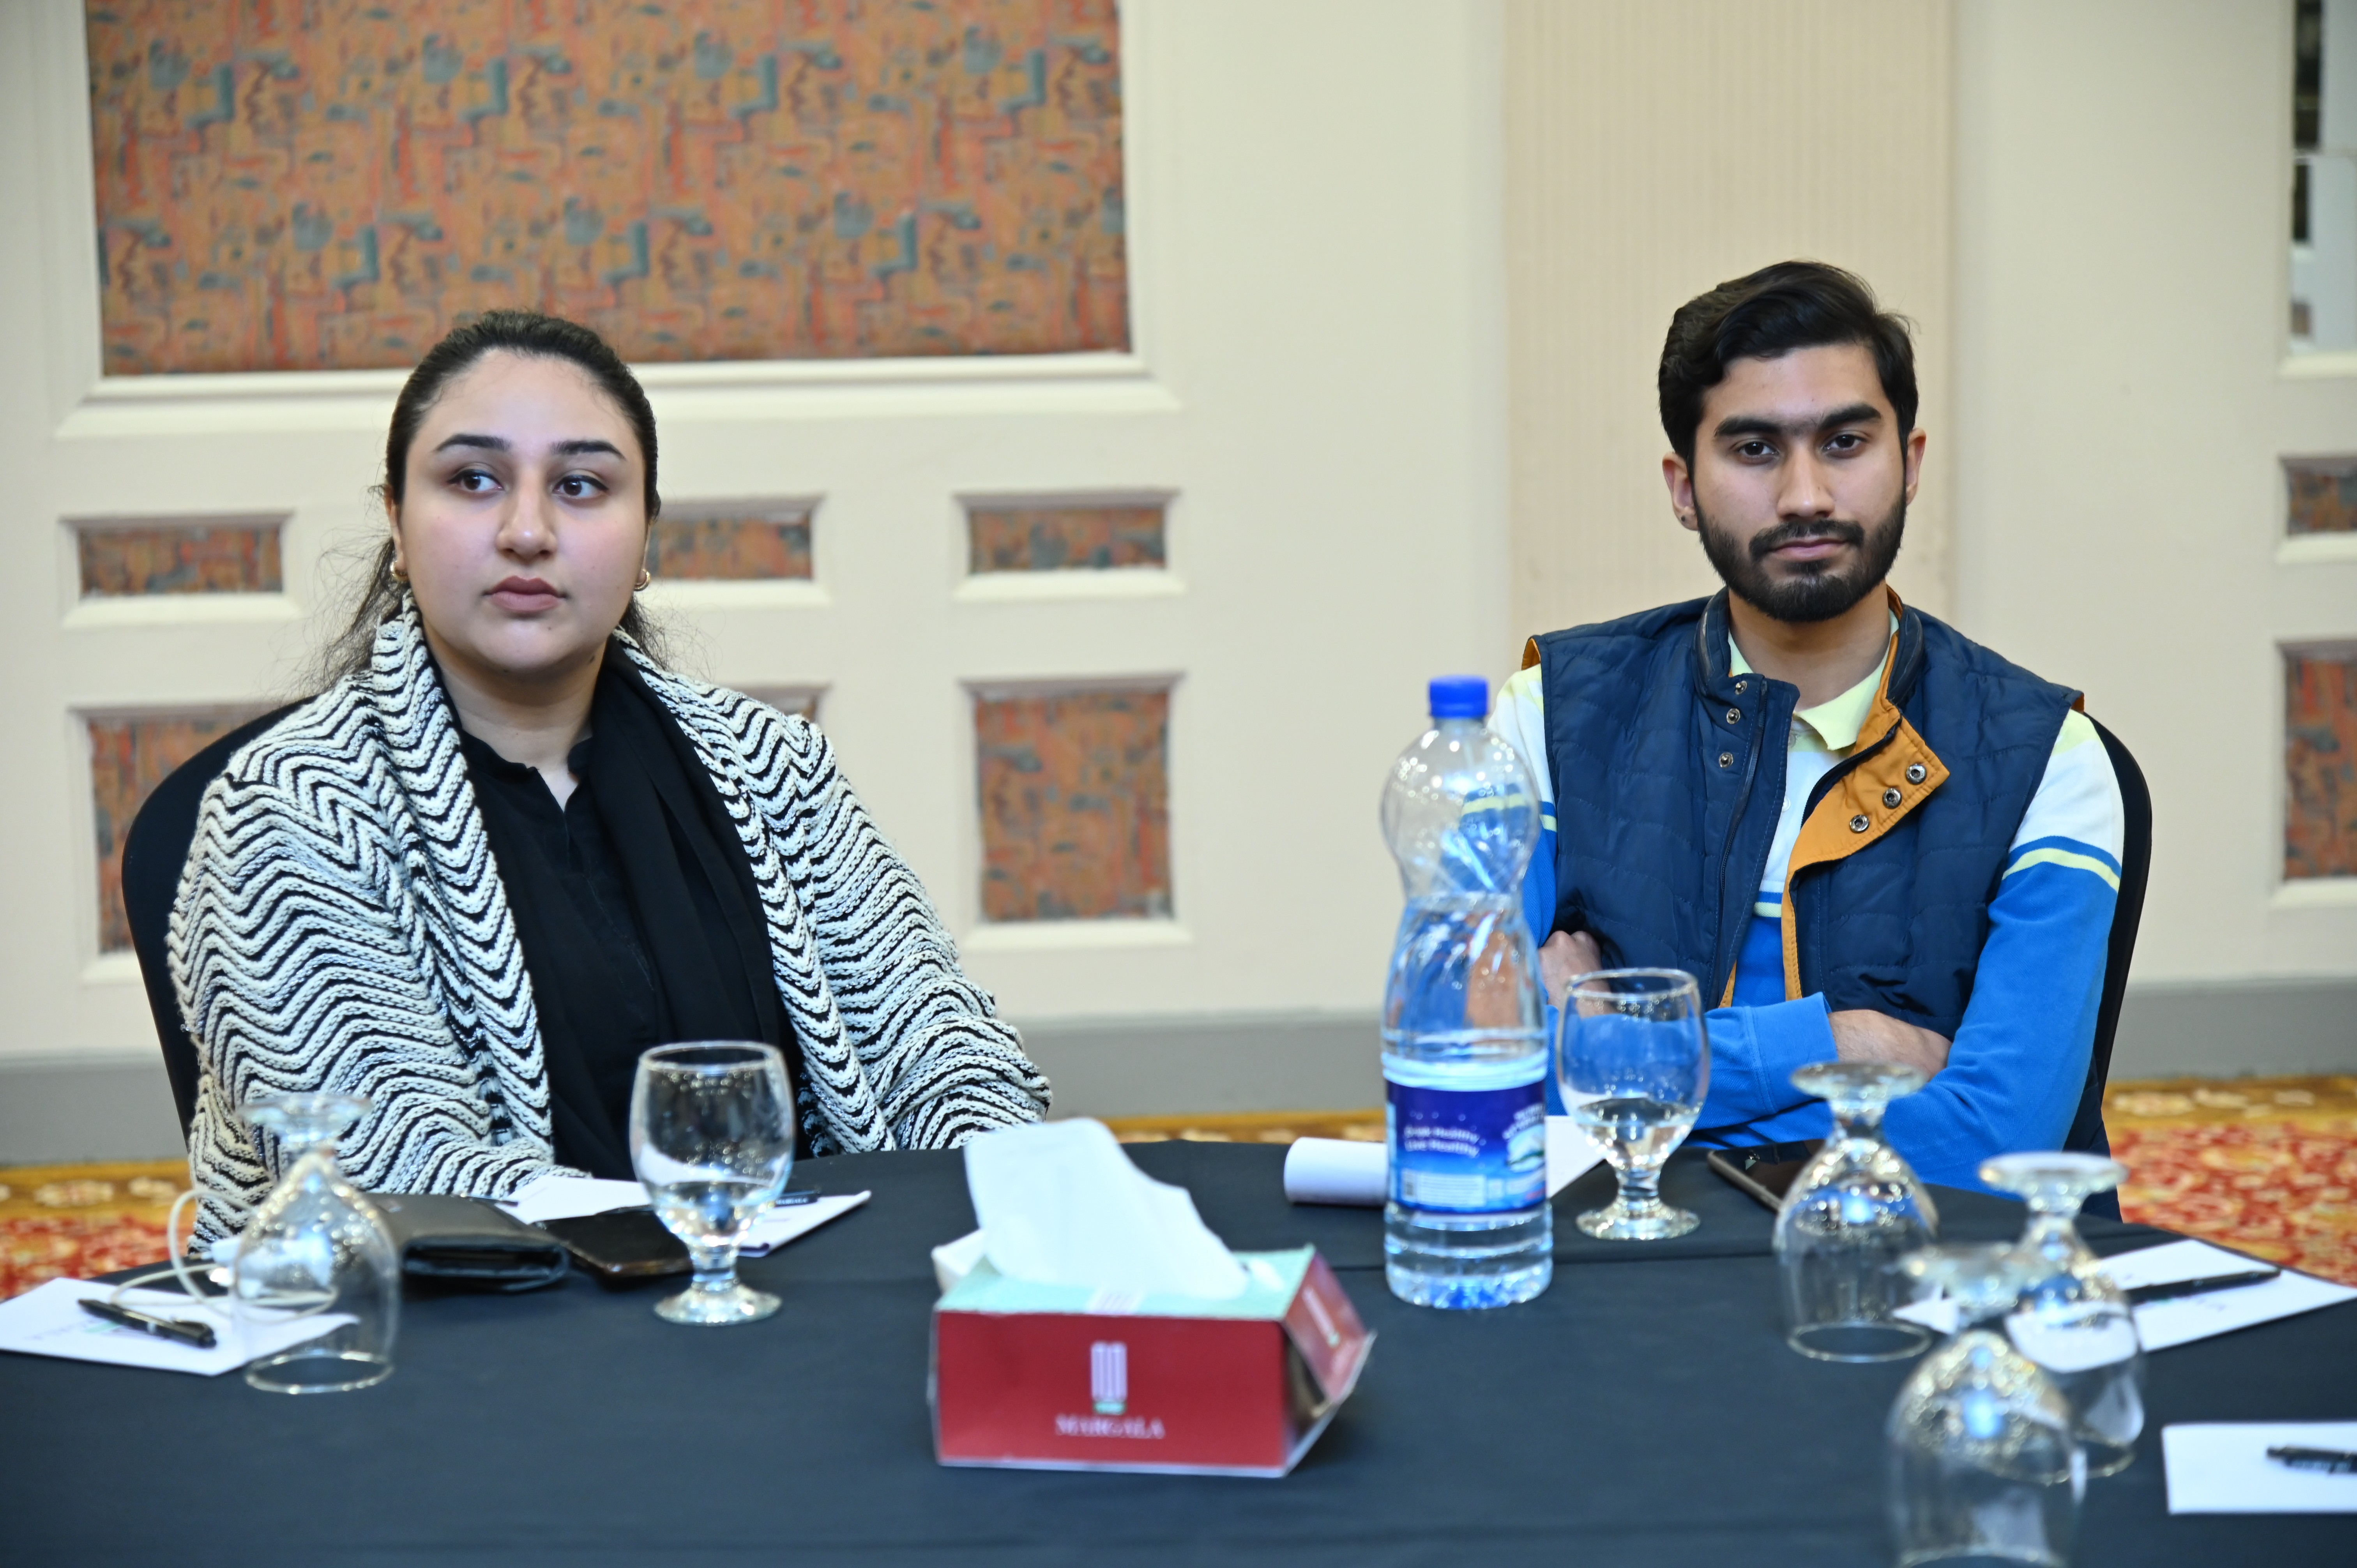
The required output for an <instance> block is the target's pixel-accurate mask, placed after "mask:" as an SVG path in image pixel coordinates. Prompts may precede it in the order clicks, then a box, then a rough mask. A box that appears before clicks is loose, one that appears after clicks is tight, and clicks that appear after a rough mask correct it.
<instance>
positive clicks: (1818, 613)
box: [1695, 490, 1907, 621]
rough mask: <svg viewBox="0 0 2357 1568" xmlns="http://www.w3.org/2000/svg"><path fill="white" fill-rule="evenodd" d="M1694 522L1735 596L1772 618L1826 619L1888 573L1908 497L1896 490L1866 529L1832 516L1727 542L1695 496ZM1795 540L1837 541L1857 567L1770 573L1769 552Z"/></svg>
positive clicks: (1818, 565)
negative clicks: (1883, 512) (1853, 551)
mask: <svg viewBox="0 0 2357 1568" xmlns="http://www.w3.org/2000/svg"><path fill="white" fill-rule="evenodd" d="M1695 522H1696V523H1698V524H1699V525H1700V527H1699V529H1698V530H1697V532H1700V533H1701V535H1702V550H1703V553H1704V554H1705V555H1707V556H1708V557H1710V564H1712V565H1713V566H1714V567H1717V570H1718V575H1719V576H1720V578H1721V579H1722V580H1724V581H1725V582H1726V584H1727V587H1728V588H1729V589H1730V590H1731V591H1732V592H1733V593H1734V594H1735V596H1737V597H1738V598H1740V599H1742V600H1744V601H1745V602H1746V603H1748V604H1749V605H1751V606H1753V607H1755V608H1757V609H1759V610H1760V612H1761V613H1762V614H1764V615H1767V616H1770V617H1771V618H1775V619H1777V620H1787V621H1820V620H1831V619H1833V618H1835V616H1837V615H1840V614H1841V613H1843V612H1844V611H1845V610H1847V609H1849V608H1850V607H1852V606H1854V605H1856V604H1857V602H1858V601H1859V600H1860V599H1862V598H1864V597H1866V596H1867V595H1868V594H1870V593H1872V592H1873V591H1874V590H1875V589H1876V588H1878V587H1880V586H1881V585H1882V580H1883V579H1884V578H1885V577H1888V576H1889V575H1890V564H1891V563H1892V562H1894V561H1896V560H1898V559H1899V542H1900V538H1901V537H1902V536H1903V535H1904V534H1905V533H1906V532H1907V495H1906V492H1905V491H1903V490H1902V491H1900V496H1899V499H1898V502H1897V504H1895V505H1893V506H1892V507H1891V509H1890V514H1889V516H1888V517H1886V518H1884V519H1883V520H1882V521H1880V522H1879V523H1878V524H1876V525H1875V526H1874V527H1873V528H1871V529H1867V528H1863V527H1861V526H1859V525H1858V524H1857V523H1855V522H1846V521H1841V520H1839V519H1835V518H1823V519H1796V520H1795V521H1791V522H1780V523H1778V524H1777V525H1776V526H1775V527H1773V528H1770V529H1767V530H1765V531H1763V532H1760V533H1758V534H1755V535H1753V536H1752V538H1751V539H1750V540H1749V541H1748V542H1746V541H1741V540H1735V539H1729V538H1728V537H1727V536H1726V535H1725V534H1723V533H1721V532H1718V531H1717V529H1715V528H1713V527H1712V526H1711V522H1710V519H1709V518H1708V517H1706V516H1705V515H1704V514H1703V510H1702V498H1701V497H1699V496H1697V497H1695ZM1799 539H1834V540H1839V541H1840V542H1843V543H1845V544H1848V545H1850V546H1852V547H1853V548H1854V549H1856V550H1857V556H1856V564H1854V565H1852V566H1851V567H1850V568H1849V569H1848V570H1846V571H1844V570H1842V569H1840V568H1838V567H1835V566H1831V565H1829V564H1826V563H1824V562H1818V561H1810V562H1803V563H1801V564H1799V566H1798V569H1797V571H1796V574H1795V575H1792V576H1788V577H1776V576H1772V575H1770V573H1769V570H1768V566H1767V559H1768V556H1769V555H1770V553H1772V552H1774V551H1776V550H1779V549H1781V548H1782V547H1783V546H1785V545H1787V544H1790V543H1792V542H1793V541H1795V540H1799Z"/></svg>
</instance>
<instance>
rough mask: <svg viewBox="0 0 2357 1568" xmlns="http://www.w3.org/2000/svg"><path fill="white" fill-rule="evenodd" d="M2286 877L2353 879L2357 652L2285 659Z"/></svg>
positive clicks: (2356, 866)
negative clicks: (2346, 877) (2345, 877)
mask: <svg viewBox="0 0 2357 1568" xmlns="http://www.w3.org/2000/svg"><path fill="white" fill-rule="evenodd" d="M2284 690H2285V693H2286V695H2287V697H2288V699H2289V701H2288V703H2287V712H2286V714H2285V715H2284V772H2285V775H2286V782H2287V789H2286V790H2285V794H2284V876H2285V878H2286V880H2290V879H2293V878H2300V877H2310V876H2357V648H2340V649H2331V650H2310V651H2306V652H2300V651H2287V652H2286V653H2285V655H2284Z"/></svg>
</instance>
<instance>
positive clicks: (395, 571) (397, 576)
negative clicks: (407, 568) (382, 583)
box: [384, 561, 409, 583]
mask: <svg viewBox="0 0 2357 1568" xmlns="http://www.w3.org/2000/svg"><path fill="white" fill-rule="evenodd" d="M384 571H385V575H386V576H388V577H391V578H392V579H393V581H394V582H396V583H406V582H408V581H409V574H408V573H406V572H404V571H403V570H402V569H401V563H400V562H398V561H395V562H394V563H393V564H392V565H390V566H387V567H386V568H385V569H384Z"/></svg>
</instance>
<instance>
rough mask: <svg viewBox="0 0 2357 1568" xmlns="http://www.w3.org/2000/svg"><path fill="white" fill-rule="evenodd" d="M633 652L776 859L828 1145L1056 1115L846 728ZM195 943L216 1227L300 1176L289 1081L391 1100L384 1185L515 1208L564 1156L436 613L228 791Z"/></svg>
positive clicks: (379, 1107)
mask: <svg viewBox="0 0 2357 1568" xmlns="http://www.w3.org/2000/svg"><path fill="white" fill-rule="evenodd" d="M623 649H624V651H625V653H626V654H627V655H628V656H629V657H630V658H631V659H632V660H634V661H635V662H636V664H637V665H638V667H639V671H640V674H642V675H643V676H644V677H645V679H646V683H647V686H648V689H649V690H651V692H653V693H654V694H655V697H656V698H657V700H658V701H660V702H661V703H662V704H663V706H664V708H665V709H666V710H668V711H669V712H670V714H672V716H673V718H674V719H676V720H677V721H678V723H679V725H680V728H681V729H682V730H683V732H684V733H685V735H686V736H687V738H688V741H689V743H690V745H692V746H694V750H695V753H696V756H697V757H699V758H701V759H702V761H703V763H704V766H705V770H706V771H707V772H708V773H709V774H710V775H711V778H712V781H713V784H714V785H715V787H716V789H718V791H719V794H720V799H721V801H722V803H723V804H724V805H726V808H727V811H728V814H729V817H730V818H731V820H732V821H734V822H735V823H736V825H737V835H738V837H739V838H740V840H741V841H742V842H743V843H744V846H745V853H746V854H747V855H748V856H749V857H750V859H751V861H752V865H753V880H754V883H755V886H757V887H758V888H759V893H760V898H761V906H762V911H763V914H764V915H765V917H766V918H767V922H768V925H769V931H770V960H771V963H772V966H773V968H774V970H775V972H776V975H777V982H778V993H779V995H780V998H781V999H782V1000H783V1002H784V1004H785V1011H786V1017H787V1019H788V1020H789V1022H790V1023H791V1025H792V1027H793V1031H794V1036H795V1038H796V1039H797V1041H798V1042H799V1043H800V1045H801V1047H802V1063H803V1070H802V1090H801V1101H802V1103H801V1114H802V1127H803V1138H802V1148H803V1152H804V1153H806V1154H813V1155H818V1154H837V1153H845V1152H853V1151H866V1150H875V1149H912V1148H913V1149H942V1148H952V1147H955V1146H956V1145H958V1144H962V1143H963V1142H964V1141H965V1140H966V1139H967V1138H969V1137H972V1136H973V1135H974V1134H975V1133H984V1132H987V1131H989V1130H990V1129H992V1128H995V1127H1003V1126H1007V1125H1011V1124H1013V1123H1016V1122H1036V1121H1038V1120H1039V1116H1040V1114H1041V1112H1043V1111H1044V1110H1045V1108H1046V1106H1047V1103H1048V1094H1049V1090H1048V1082H1047V1079H1044V1078H1043V1077H1041V1076H1040V1074H1039V1069H1037V1068H1036V1067H1034V1066H1033V1065H1032V1064H1031V1062H1030V1060H1029V1058H1027V1057H1026V1056H1025V1055H1024V1054H1023V1047H1022V1042H1021V1040H1020V1039H1019V1037H1018V1036H1017V1034H1016V1032H1015V1030H1014V1029H1013V1028H1012V1027H1011V1026H1008V1025H1007V1024H1006V1023H1005V1022H1003V1021H1002V1020H1000V1018H999V1017H998V1016H997V1012H996V1005H995V1004H993V1002H992V1000H991V997H990V995H989V993H987V992H985V991H984V990H983V989H982V988H981V987H979V986H977V985H976V984H974V982H973V981H971V980H969V979H967V978H966V976H965V973H964V972H963V971H962V970H961V969H960V968H959V967H958V960H957V951H956V949H955V947H954V946H953V945H952V942H951V940H950V937H949V933H948V932H947V931H945V930H944V929H942V923H941V919H940V918H939V917H938V916H937V915H935V913H934V912H933V909H932V907H931V904H930V903H929V902H928V901H927V900H926V897H925V892H924V889H923V887H922V886H920V884H919V883H918V881H917V878H916V875H915V874H914V873H912V872H910V871H909V868H908V866H907V865H904V864H902V862H901V860H900V858H899V855H898V854H896V853H894V851H893V849H892V846H891V845H890V844H889V843H887V842H886V841H885V839H884V837H883V835H882V834H881V833H879V832H877V829H876V827H875V824H874V823H873V822H871V821H870V820H869V819H868V816H867V813H866V811H865V810H864V809H863V808H862V807H861V805H860V803H859V800H858V799H857V798H856V796H854V795H853V794H852V792H851V787H850V786H849V785H848V784H847V783H845V781H844V779H843V776H842V775H841V774H840V773H839V772H837V771H836V769H835V764H834V751H833V748H832V747H830V746H828V744H827V742H826V738H825V736H822V735H821V734H820V733H819V732H818V730H817V729H815V728H814V727H813V726H812V725H810V724H809V723H807V722H806V721H804V720H802V719H800V718H795V717H790V716H788V715H786V714H780V713H779V712H778V711H777V710H776V709H774V708H770V707H769V706H766V705H765V704H763V703H758V702H755V701H754V700H753V699H752V698H750V697H747V696H744V695H742V694H740V693H736V692H730V691H726V690H724V689H722V688H719V687H716V686H709V685H705V684H704V683H703V682H695V681H689V680H684V679H683V678H681V677H680V676H677V675H674V674H672V673H670V672H669V671H663V670H661V669H658V668H656V667H655V666H653V665H652V664H651V663H650V662H649V661H648V660H645V659H644V658H643V657H640V655H639V653H638V651H637V650H636V649H635V648H634V647H631V646H630V645H629V644H628V643H627V640H625V641H624V643H623ZM170 952H171V963H172V978H173V982H174V984H175V986H176V987H177V989H178V996H179V1004H180V1013H181V1016H182V1017H183V1018H184V1019H185V1020H186V1021H187V1024H188V1033H189V1035H190V1036H191V1037H192V1038H194V1039H195V1041H196V1042H197V1048H198V1052H199V1057H200V1058H201V1062H202V1068H203V1074H202V1079H201V1080H200V1082H199V1089H198V1100H197V1112H196V1120H195V1123H194V1125H193V1126H192V1127H191V1128H190V1129H189V1133H188V1153H189V1160H190V1164H191V1165H192V1166H193V1167H194V1170H195V1174H196V1180H197V1185H198V1187H199V1189H200V1192H201V1193H202V1195H203V1196H202V1199H201V1201H202V1207H203V1219H202V1221H201V1223H200V1225H199V1234H201V1235H205V1236H209V1237H210V1236H221V1235H226V1234H229V1233H230V1232H231V1231H234V1230H236V1229H238V1227H239V1226H240V1225H241V1224H242V1222H243V1219H242V1210H244V1209H246V1208H251V1207H252V1206H253V1205H255V1204H257V1203H259V1202H260V1200H261V1199H262V1197H264V1195H265V1194H266V1193H267V1192H268V1190H269V1188H270V1186H271V1185H272V1183H273V1181H274V1179H275V1175H276V1173H275V1172H274V1171H273V1169H272V1168H271V1165H274V1164H275V1163H276V1160H275V1157H274V1155H272V1156H271V1157H270V1158H269V1159H268V1161H267V1162H265V1158H264V1155H262V1154H261V1153H259V1152H257V1149H256V1147H255V1144H254V1143H253V1140H252V1139H251V1138H249V1136H248V1134H247V1133H246V1132H245V1129H244V1128H243V1126H242V1124H241V1123H240V1122H238V1121H237V1120H236V1119H235V1116H234V1114H233V1113H234V1111H235V1109H236V1107H238V1106H239V1105H241V1104H242V1103H244V1102H245V1101H249V1100H252V1099H254V1098H256V1097H258V1096H262V1095H267V1094H278V1093H288V1092H297V1091H311V1090H335V1091H338V1092H344V1093H355V1094H364V1095H367V1096H368V1097H369V1099H370V1100H371V1101H372V1102H373V1109H372V1110H371V1111H370V1112H369V1113H368V1114H367V1115H366V1116H365V1117H364V1118H363V1119H362V1120H361V1122H359V1123H358V1124H357V1125H356V1126H354V1127H353V1128H352V1130H351V1131H350V1133H347V1134H346V1135H345V1137H344V1138H343V1140H342V1143H341V1145H340V1153H339V1159H340V1161H341V1163H342V1165H343V1167H344V1170H345V1172H346V1174H347V1175H348V1176H350V1178H351V1179H352V1181H353V1182H354V1183H355V1184H356V1185H357V1186H359V1187H362V1188H363V1189H366V1190H371V1191H384V1192H450V1193H472V1194H475V1195H477V1196H479V1197H502V1196H505V1195H506V1194H508V1193H510V1192H512V1191H513V1190H515V1189H516V1188H517V1187H521V1186H522V1185H523V1183H525V1182H526V1181H528V1180H530V1179H531V1178H532V1177H533V1176H538V1175H540V1174H542V1173H543V1172H545V1171H547V1170H549V1169H551V1168H553V1163H554V1153H553V1145H552V1143H551V1133H550V1120H549V1101H548V1075H547V1071H546V1069H545V1065H544V1061H543V1058H542V1056H541V1043H540V1023H539V1017H538V1015H537V1013H536V1012H535V1010H534V1008H533V994H532V983H531V981H530V979H529V977H528V976H527V974H526V972H525V968H524V961H523V953H522V949H521V947H520V946H519V945H518V943H517V940H516V932H515V921H514V919H513V918H511V915H510V913H509V909H508V901H507V896H506V893H505V891H504V889H503V888H502V887H501V886H500V876H499V870H498V867H497V866H496V865H493V863H492V860H491V854H490V847H489V843H488V841H487V840H486V839H485V836H484V832H483V818H482V813H481V811H479V809H478V808H477V806H476V803H475V794H474V789H473V788H472V786H471V785H470V783H469V782H468V775H467V765H466V762H465V760H464V758H463V757H462V756H461V754H460V752H459V749H458V728H457V721H456V718H455V716H454V714H452V713H451V711H450V707H449V704H448V702H447V699H446V698H445V696H444V694H443V692H442V687H441V682H439V681H438V680H436V676H435V671H434V668H433V664H432V661H431V659H430V656H429V655H428V653H427V650H426V644H425V632H424V629H423V628H422V627H421V626H420V625H419V623H418V620H417V616H416V610H415V607H414V604H411V605H408V606H405V607H404V613H403V614H401V615H399V616H397V617H395V618H393V619H392V620H389V621H387V622H386V623H385V624H384V625H383V626H382V628H380V629H379V630H378V632H377V637H376V643H375V647H374V650H373V652H372V656H371V665H370V669H369V671H368V672H367V673H366V674H365V675H363V676H357V677H354V678H352V679H350V680H347V681H344V682H339V684H337V685H336V686H334V687H331V688H330V689H329V690H328V691H327V692H325V693H322V694H321V695H319V696H318V697H317V698H314V699H313V700H312V701H310V702H308V703H305V704H303V705H302V706H301V707H299V708H297V709H296V710H295V711H294V712H293V713H291V714H287V715H286V717H285V719H283V720H281V721H280V722H279V723H278V724H276V725H273V726H272V727H271V728H270V729H269V730H268V731H266V732H265V733H264V734H263V735H262V736H257V737H256V738H255V739H254V740H253V742H252V743H251V744H250V745H248V746H244V747H243V748H242V749H241V750H240V751H239V752H238V753H237V754H236V755H235V756H234V757H231V759H230V763H229V766H228V768H226V769H224V770H223V772H222V773H221V777H220V778H219V779H215V780H214V781H213V783H212V785H211V787H210V789H208V790H207V791H206V792H205V798H204V804H203V807H202V809H201V811H200V812H199V817H198V822H197V833H196V839H195V843H194V844H193V846H192V848H191V850H190V852H189V856H188V870H187V871H186V872H185V873H184V874H183V875H182V878H181V882H180V889H179V897H178V899H177V900H176V901H175V903H174V905H173V908H172V928H171V945H170ZM269 1142H270V1141H269V1140H264V1143H265V1144H269Z"/></svg>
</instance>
